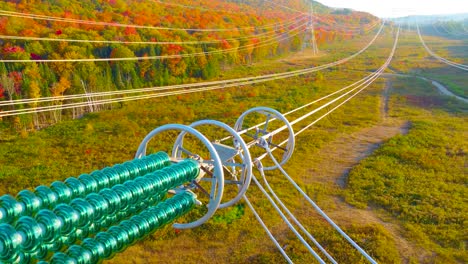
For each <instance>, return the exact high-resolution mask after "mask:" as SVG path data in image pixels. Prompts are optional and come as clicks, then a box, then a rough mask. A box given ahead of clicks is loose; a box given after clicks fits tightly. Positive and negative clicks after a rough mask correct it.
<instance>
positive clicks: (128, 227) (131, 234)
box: [119, 220, 140, 245]
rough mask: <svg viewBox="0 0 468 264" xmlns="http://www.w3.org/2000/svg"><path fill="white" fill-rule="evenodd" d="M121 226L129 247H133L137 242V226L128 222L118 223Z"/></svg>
mask: <svg viewBox="0 0 468 264" xmlns="http://www.w3.org/2000/svg"><path fill="white" fill-rule="evenodd" d="M119 226H121V227H122V228H123V229H124V230H125V231H127V235H128V241H129V245H133V244H134V243H136V241H138V234H139V232H140V231H139V229H138V225H137V224H136V223H134V222H132V221H130V220H124V221H122V222H120V224H119Z"/></svg>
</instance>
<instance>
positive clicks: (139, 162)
mask: <svg viewBox="0 0 468 264" xmlns="http://www.w3.org/2000/svg"><path fill="white" fill-rule="evenodd" d="M132 163H133V164H135V165H136V166H138V168H139V170H140V173H139V175H145V174H146V173H148V166H147V165H146V162H144V161H142V160H141V159H134V160H132Z"/></svg>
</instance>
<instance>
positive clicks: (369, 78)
mask: <svg viewBox="0 0 468 264" xmlns="http://www.w3.org/2000/svg"><path fill="white" fill-rule="evenodd" d="M399 32H400V30H399V29H398V31H397V33H396V36H395V41H394V44H393V47H392V50H391V52H390V55H389V57H388V58H387V60H386V61H385V63H384V64H383V65H382V66H381V67H380V68H379V69H378V70H377V71H376V72H374V73H372V74H371V75H369V76H367V77H366V78H363V79H361V80H359V81H357V82H355V83H354V84H352V85H351V86H356V85H357V86H356V87H355V88H354V89H357V88H360V89H359V90H358V91H357V92H355V93H354V94H352V95H351V96H349V97H347V98H346V99H345V100H344V101H342V102H341V103H340V104H338V105H337V106H335V107H334V108H332V109H331V110H329V111H327V112H326V113H325V114H324V115H322V116H320V117H319V118H317V119H315V120H314V121H313V122H312V123H309V124H308V125H306V126H305V127H304V128H302V129H301V130H299V131H298V132H296V133H295V136H297V135H299V134H300V133H302V132H304V131H305V130H306V129H308V128H309V127H310V126H312V125H313V124H315V123H316V122H318V121H319V120H321V119H323V118H324V117H325V116H327V115H329V114H330V113H332V112H333V111H335V110H336V109H338V108H339V107H341V106H342V105H343V104H345V103H346V102H348V101H349V100H350V99H352V98H353V97H355V96H356V95H358V94H359V93H360V92H362V91H363V90H364V89H365V88H367V87H368V86H369V85H370V84H372V83H373V82H374V81H375V80H376V79H377V78H379V76H380V75H381V74H382V73H383V71H384V70H385V69H386V68H387V67H388V65H389V64H390V62H391V61H392V58H393V56H394V54H395V50H396V47H397V43H398V37H399ZM354 89H353V90H354ZM303 107H304V106H301V107H299V108H296V109H294V110H292V111H290V112H288V113H291V112H294V111H297V110H299V109H302V108H303ZM316 110H317V109H316ZM314 111H315V110H314ZM315 112H316V111H315ZM286 114H287V113H286ZM283 115H285V114H283ZM302 117H307V116H306V115H303V116H302ZM302 117H300V118H297V119H296V120H303V118H302ZM296 120H295V121H296ZM270 121H272V120H271V119H270ZM296 123H297V122H294V121H293V122H292V123H291V125H294V124H296ZM280 129H282V130H284V129H285V128H280ZM243 131H245V130H242V131H240V132H239V133H242V132H243ZM275 132H277V131H273V132H271V133H270V134H268V136H271V135H272V134H275ZM263 140H266V139H264V138H263ZM287 141H288V140H286V141H284V142H282V143H280V146H282V145H284V144H285V143H286V142H287ZM263 143H264V144H262V147H263V148H265V150H266V153H265V154H264V155H262V156H260V157H259V158H258V159H257V160H256V164H257V168H258V169H259V171H260V173H261V175H262V178H263V181H264V184H265V186H267V188H268V190H269V192H270V193H271V194H272V195H273V197H274V198H275V200H276V202H275V201H273V199H271V197H270V195H269V194H268V193H266V191H265V190H264V189H263V187H262V186H261V185H260V183H259V182H258V180H257V179H256V178H255V176H253V177H252V180H253V181H254V182H255V183H256V184H257V186H258V187H259V188H260V190H261V191H262V193H263V194H264V195H265V196H266V197H267V198H268V200H269V201H270V203H272V205H273V206H274V208H275V210H277V211H278V213H280V215H281V216H282V218H283V220H284V217H283V213H282V212H281V210H280V209H279V208H278V206H277V203H278V204H280V206H281V207H282V209H283V210H284V211H286V212H287V214H288V215H289V217H290V218H291V219H293V221H294V222H295V223H296V225H298V226H299V227H301V226H302V225H301V224H300V223H298V222H299V221H297V219H296V218H295V217H294V215H292V214H290V211H289V209H288V208H287V207H286V206H284V203H283V202H282V201H281V199H280V198H279V197H278V196H277V195H276V193H275V192H274V190H273V189H272V188H271V186H270V185H269V183H268V180H267V179H266V177H265V174H264V171H263V166H262V165H261V162H260V160H261V159H263V158H265V157H266V156H269V157H270V158H271V160H272V161H273V162H274V164H275V165H276V166H277V167H278V168H279V169H280V171H281V172H282V173H283V175H284V176H285V177H286V178H287V180H288V181H289V182H290V183H291V184H292V185H293V186H294V187H295V189H296V190H297V191H298V192H299V193H300V194H301V195H302V196H303V197H304V198H305V199H306V200H307V201H308V202H309V203H310V204H311V206H312V207H313V208H314V209H315V210H316V211H317V212H318V213H319V214H320V215H321V216H322V217H323V218H324V219H325V220H326V221H327V222H328V223H329V224H330V225H331V226H332V227H333V228H334V229H335V230H336V231H337V232H338V233H339V234H340V235H342V236H343V237H344V238H345V239H346V240H347V241H348V242H349V243H350V244H351V245H352V246H353V247H354V248H355V249H356V250H358V251H359V253H360V254H361V255H363V256H364V257H365V258H366V259H367V260H368V261H369V262H371V263H377V262H376V261H375V260H374V259H373V258H372V257H371V256H370V255H368V254H367V253H366V252H365V251H364V250H363V249H362V248H361V247H360V246H359V245H358V244H357V243H356V242H355V241H354V240H353V239H352V238H350V237H349V236H348V235H347V234H346V233H345V232H344V231H343V230H341V228H340V227H339V226H338V225H336V224H335V223H334V221H333V220H332V219H331V218H330V217H328V215H327V214H326V213H325V212H324V211H323V210H322V209H321V208H320V207H319V206H318V205H317V204H316V203H315V202H314V201H313V200H312V199H311V198H310V197H309V196H308V195H307V193H306V192H304V191H303V190H302V189H301V188H300V187H299V185H297V183H296V182H295V181H294V180H293V179H292V178H291V177H290V176H289V175H288V173H287V172H286V171H285V170H284V169H283V168H282V166H281V164H280V163H279V162H278V161H277V160H276V158H275V157H274V156H273V154H272V151H274V150H275V149H276V147H275V148H273V149H270V148H269V146H268V143H266V141H263ZM296 221H297V222H296ZM285 222H286V221H285ZM262 223H263V222H262ZM286 223H287V224H288V226H289V225H290V224H289V221H288V222H286ZM263 226H264V224H263ZM301 230H302V228H301ZM293 231H294V230H293ZM302 231H303V232H304V230H302ZM268 232H269V231H268ZM306 232H307V231H306ZM307 233H308V232H307ZM269 234H271V233H270V232H269ZM272 239H273V240H274V241H276V240H275V238H274V237H273V238H272ZM309 239H310V238H309ZM311 240H312V239H311ZM314 240H315V239H314ZM314 240H312V241H314ZM301 242H303V241H302V240H301ZM303 243H304V242H303ZM305 243H307V242H305ZM314 243H315V242H314ZM275 244H276V245H277V247H279V245H278V244H277V243H275ZM304 245H306V244H304ZM319 248H320V249H322V247H319ZM282 253H284V252H282ZM322 253H323V254H325V255H326V256H327V258H328V259H329V260H330V262H332V263H336V261H335V260H334V259H333V258H332V257H331V256H330V255H328V253H326V251H325V250H323V251H322ZM313 255H314V257H315V258H316V259H317V260H318V261H319V262H320V263H323V260H322V259H321V258H320V256H316V254H313Z"/></svg>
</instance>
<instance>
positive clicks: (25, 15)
mask: <svg viewBox="0 0 468 264" xmlns="http://www.w3.org/2000/svg"><path fill="white" fill-rule="evenodd" d="M0 16H6V17H19V18H28V19H34V20H46V21H55V22H65V23H77V24H84V25H96V26H109V27H125V28H138V29H151V30H165V31H191V32H229V31H242V30H252V29H256V30H259V29H269V28H275V27H277V26H278V25H279V23H274V24H269V25H263V26H258V27H257V26H248V27H235V28H176V27H160V26H144V25H135V24H121V23H115V22H102V21H92V20H83V19H74V18H62V17H55V16H46V15H38V14H31V13H21V12H14V11H7V10H0ZM298 17H300V16H299V15H298Z"/></svg>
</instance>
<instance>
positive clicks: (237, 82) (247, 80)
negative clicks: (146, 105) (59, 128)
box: [0, 24, 384, 116]
mask: <svg viewBox="0 0 468 264" xmlns="http://www.w3.org/2000/svg"><path fill="white" fill-rule="evenodd" d="M383 27H384V24H382V26H381V27H380V29H379V31H378V32H377V33H376V35H375V36H374V37H373V39H372V40H371V41H370V42H369V43H368V44H367V45H366V46H365V47H364V48H362V49H361V50H359V51H358V52H356V53H354V54H352V55H351V56H349V57H346V58H343V59H341V60H338V61H335V62H332V63H327V64H324V65H320V66H317V67H311V68H306V69H302V70H296V71H290V72H282V73H275V74H265V75H260V76H253V77H244V78H237V79H229V80H223V81H211V82H201V83H192V84H183V85H171V86H163V87H151V88H141V89H133V90H121V91H111V92H98V93H88V94H79V95H67V96H60V97H44V98H36V99H34V98H32V99H31V98H30V99H19V100H11V101H4V102H0V106H6V105H17V104H23V103H32V102H34V103H39V102H51V101H62V100H66V99H67V100H68V99H88V98H93V97H105V96H114V95H124V94H135V93H148V92H160V93H153V94H143V95H134V96H130V97H123V98H111V99H101V100H96V101H93V102H92V104H93V105H102V104H110V103H117V102H125V101H133V100H141V99H150V98H156V97H163V96H169V95H179V94H187V93H193V92H200V91H209V90H215V89H225V88H228V87H234V86H244V85H250V84H255V83H261V82H266V81H272V80H278V79H284V78H290V77H294V76H298V75H303V74H307V73H312V72H315V71H319V70H323V69H326V68H330V67H333V66H337V65H339V64H342V63H345V62H347V61H349V60H351V59H353V58H354V57H356V56H358V55H359V54H361V53H362V52H364V51H365V50H367V48H368V47H370V46H371V45H372V44H373V43H374V41H375V40H376V39H377V37H378V36H379V35H380V32H381V31H382V30H383ZM171 90H172V91H171ZM174 90H175V91H174ZM161 91H165V92H162V93H161ZM89 104H90V102H86V101H84V102H78V103H67V104H62V105H50V106H42V107H30V108H23V109H14V110H8V111H3V112H0V116H13V115H18V114H28V113H38V112H47V111H53V110H61V109H70V108H79V107H87V106H88V105H89Z"/></svg>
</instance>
